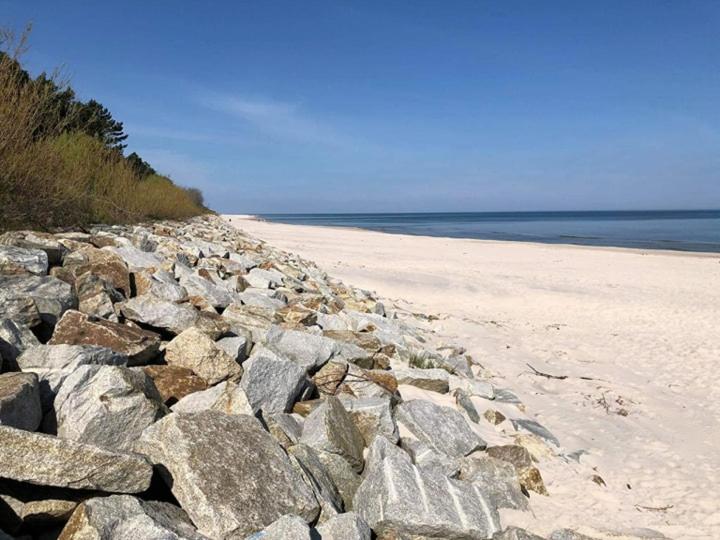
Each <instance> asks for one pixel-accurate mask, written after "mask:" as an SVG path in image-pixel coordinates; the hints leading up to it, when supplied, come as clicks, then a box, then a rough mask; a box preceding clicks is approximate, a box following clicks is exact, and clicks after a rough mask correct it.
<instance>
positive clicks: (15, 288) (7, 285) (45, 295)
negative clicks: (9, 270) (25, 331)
mask: <svg viewBox="0 0 720 540" xmlns="http://www.w3.org/2000/svg"><path fill="white" fill-rule="evenodd" d="M28 298H29V299H31V300H32V301H33V303H34V304H35V307H36V309H37V313H38V314H39V316H40V319H41V321H42V322H44V323H46V324H48V325H50V326H55V323H56V322H57V321H58V319H59V318H60V317H61V316H62V314H63V313H65V311H67V310H68V309H72V308H75V307H77V298H76V297H75V292H74V291H73V288H72V286H71V285H70V284H68V283H65V282H64V281H61V280H59V279H57V278H56V277H53V276H7V277H6V276H0V306H3V304H5V303H9V304H10V305H11V306H14V305H15V303H17V302H23V300H24V299H28ZM14 309H16V308H15V307H11V310H10V311H12V310H14ZM6 311H7V309H6V308H5V307H0V318H5V319H14V320H18V321H19V322H22V323H24V324H27V325H28V326H35V324H32V321H28V320H27V319H26V318H23V317H22V316H21V317H20V318H16V317H14V316H12V315H11V314H8V313H7V312H6Z"/></svg>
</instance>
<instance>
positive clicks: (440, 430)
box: [395, 399, 486, 457]
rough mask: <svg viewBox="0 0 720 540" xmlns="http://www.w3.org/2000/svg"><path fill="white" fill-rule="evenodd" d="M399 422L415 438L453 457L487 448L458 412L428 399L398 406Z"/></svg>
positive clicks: (396, 417)
mask: <svg viewBox="0 0 720 540" xmlns="http://www.w3.org/2000/svg"><path fill="white" fill-rule="evenodd" d="M395 420H396V421H397V423H398V424H399V425H400V424H401V425H402V426H404V427H405V428H406V429H407V430H408V431H409V432H410V433H411V434H412V436H413V437H415V438H416V439H418V440H419V441H421V442H424V443H425V444H427V445H428V446H430V447H431V448H433V449H434V450H435V451H437V452H440V453H441V454H445V455H447V456H450V457H463V456H467V455H468V454H470V453H471V452H474V451H475V450H480V449H482V448H485V446H486V444H485V441H483V440H482V439H481V438H480V436H478V435H477V434H476V433H475V432H474V431H473V430H472V429H471V428H470V426H469V425H468V423H467V422H466V421H465V419H464V418H463V416H462V414H460V413H459V412H458V411H457V410H455V409H451V408H450V407H441V406H440V405H436V404H434V403H432V402H430V401H426V400H424V399H413V400H411V401H406V402H404V403H401V404H400V405H398V406H397V407H396V408H395Z"/></svg>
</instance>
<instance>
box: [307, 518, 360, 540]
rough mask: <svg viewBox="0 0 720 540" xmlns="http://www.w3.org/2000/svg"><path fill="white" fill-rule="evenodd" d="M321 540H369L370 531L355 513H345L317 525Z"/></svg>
mask: <svg viewBox="0 0 720 540" xmlns="http://www.w3.org/2000/svg"><path fill="white" fill-rule="evenodd" d="M317 532H318V534H319V535H320V538H321V540H370V539H371V538H372V530H370V527H369V526H368V524H367V523H365V521H363V519H362V518H361V517H360V516H358V515H357V514H356V513H355V512H347V513H346V514H340V515H338V516H335V517H333V518H330V519H329V520H327V521H326V522H325V523H323V524H322V525H318V527H317Z"/></svg>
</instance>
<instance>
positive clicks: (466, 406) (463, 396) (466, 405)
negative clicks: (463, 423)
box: [453, 388, 480, 424]
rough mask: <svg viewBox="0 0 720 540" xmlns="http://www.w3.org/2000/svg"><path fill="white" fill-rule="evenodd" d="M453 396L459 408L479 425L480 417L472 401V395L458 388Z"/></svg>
mask: <svg viewBox="0 0 720 540" xmlns="http://www.w3.org/2000/svg"><path fill="white" fill-rule="evenodd" d="M453 395H454V396H455V403H457V405H458V407H461V408H462V409H463V410H464V411H465V412H466V413H467V415H468V418H470V420H472V421H473V422H475V423H476V424H477V423H478V422H479V421H480V415H479V414H478V412H477V409H476V408H475V405H474V404H473V402H472V400H471V399H470V394H469V393H468V392H467V391H465V390H463V389H462V388H456V389H455V390H454V391H453Z"/></svg>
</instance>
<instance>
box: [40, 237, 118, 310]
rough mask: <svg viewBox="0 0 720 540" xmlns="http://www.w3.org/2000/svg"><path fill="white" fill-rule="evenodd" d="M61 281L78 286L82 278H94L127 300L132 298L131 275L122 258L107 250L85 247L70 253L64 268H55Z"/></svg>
mask: <svg viewBox="0 0 720 540" xmlns="http://www.w3.org/2000/svg"><path fill="white" fill-rule="evenodd" d="M52 273H54V274H55V275H56V276H57V277H59V278H60V279H63V280H65V281H67V282H68V283H71V284H75V285H78V280H79V279H80V278H81V277H82V276H94V277H96V278H99V279H101V280H102V281H103V282H105V283H107V284H108V286H110V287H112V289H114V290H116V291H118V292H119V293H120V294H122V295H123V296H125V297H126V298H129V297H130V293H131V286H130V273H129V271H128V267H127V265H126V264H125V262H124V261H123V259H122V258H121V257H119V256H118V255H116V254H115V253H112V252H110V251H108V250H105V249H97V248H95V247H92V246H89V245H85V246H83V247H81V248H79V249H76V250H74V251H72V252H71V253H69V254H68V255H67V256H66V257H65V260H64V263H63V267H62V268H53V271H52Z"/></svg>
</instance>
